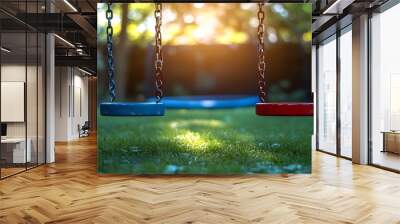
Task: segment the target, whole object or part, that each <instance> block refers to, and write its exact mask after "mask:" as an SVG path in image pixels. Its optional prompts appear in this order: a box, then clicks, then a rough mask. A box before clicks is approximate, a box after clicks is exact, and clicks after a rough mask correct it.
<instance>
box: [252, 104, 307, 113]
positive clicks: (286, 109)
mask: <svg viewBox="0 0 400 224" xmlns="http://www.w3.org/2000/svg"><path fill="white" fill-rule="evenodd" d="M256 114H257V115H259V116H313V115H314V104H313V103H296V102H293V103H292V102H289V103H257V104H256Z"/></svg>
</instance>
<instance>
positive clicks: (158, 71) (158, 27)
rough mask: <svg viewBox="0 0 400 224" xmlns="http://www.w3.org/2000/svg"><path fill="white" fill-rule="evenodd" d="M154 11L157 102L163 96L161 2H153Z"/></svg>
mask: <svg viewBox="0 0 400 224" xmlns="http://www.w3.org/2000/svg"><path fill="white" fill-rule="evenodd" d="M155 7H156V9H155V11H154V18H155V19H156V25H155V31H156V38H155V41H156V43H155V52H156V55H155V61H154V66H155V87H156V102H157V103H159V102H160V101H161V99H162V98H163V95H164V92H163V76H162V67H163V54H162V37H161V25H162V4H161V3H155Z"/></svg>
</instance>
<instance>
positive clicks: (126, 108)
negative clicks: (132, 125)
mask: <svg viewBox="0 0 400 224" xmlns="http://www.w3.org/2000/svg"><path fill="white" fill-rule="evenodd" d="M100 114H101V115H102V116H113V117H123V116H164V114H165V107H164V104H163V103H157V102H105V103H101V104H100Z"/></svg>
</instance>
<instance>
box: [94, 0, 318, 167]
mask: <svg viewBox="0 0 400 224" xmlns="http://www.w3.org/2000/svg"><path fill="white" fill-rule="evenodd" d="M97 30H98V46H99V47H98V65H97V66H98V74H99V76H98V98H99V102H100V104H99V107H98V108H99V109H98V132H97V141H98V150H97V152H98V172H99V173H110V174H251V173H265V174H277V173H310V172H311V135H312V132H313V118H312V115H313V104H312V103H311V102H312V94H311V38H312V37H311V4H308V3H296V4H294V3H288V4H262V3H190V4H189V3H163V4H159V3H157V4H154V3H121V4H117V3H114V4H107V3H100V4H98V26H97ZM298 102H300V103H298Z"/></svg>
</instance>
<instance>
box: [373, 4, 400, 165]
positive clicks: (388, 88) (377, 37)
mask: <svg viewBox="0 0 400 224" xmlns="http://www.w3.org/2000/svg"><path fill="white" fill-rule="evenodd" d="M399 21H400V4H398V5H396V6H394V7H392V8H390V9H388V10H387V11H384V12H383V13H380V14H376V15H374V16H373V17H372V19H371V25H372V32H371V33H372V37H371V39H372V49H371V51H372V54H371V57H372V63H371V66H372V73H371V99H370V100H371V102H370V103H371V109H372V111H371V122H372V123H371V138H372V139H371V140H372V151H371V155H370V156H371V157H372V163H373V164H375V165H379V166H383V167H387V168H391V169H395V170H400V101H399V98H400V63H399V52H400V43H399V40H400V30H399V29H398V22H399Z"/></svg>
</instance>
